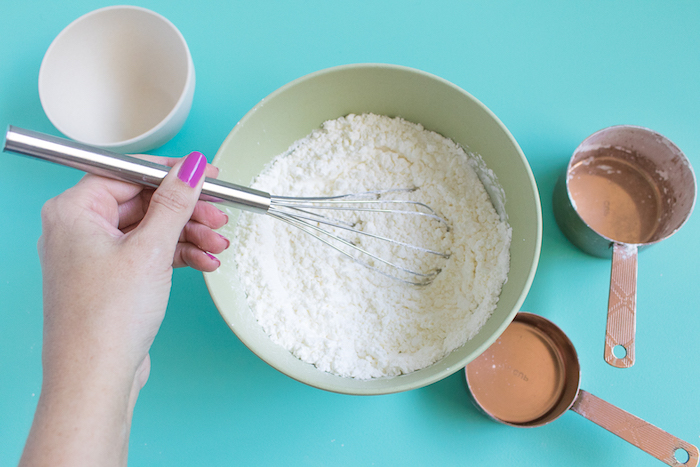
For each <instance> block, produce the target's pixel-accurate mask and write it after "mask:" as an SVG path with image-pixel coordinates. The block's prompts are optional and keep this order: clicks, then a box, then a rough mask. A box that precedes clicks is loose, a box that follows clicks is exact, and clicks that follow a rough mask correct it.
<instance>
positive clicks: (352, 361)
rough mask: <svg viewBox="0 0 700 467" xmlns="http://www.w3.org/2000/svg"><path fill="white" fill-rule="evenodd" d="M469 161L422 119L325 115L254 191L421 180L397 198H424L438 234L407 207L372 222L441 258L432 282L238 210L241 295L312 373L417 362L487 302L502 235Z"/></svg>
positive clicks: (439, 350) (493, 298) (504, 265)
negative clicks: (378, 268)
mask: <svg viewBox="0 0 700 467" xmlns="http://www.w3.org/2000/svg"><path fill="white" fill-rule="evenodd" d="M474 163H475V162H474V160H473V159H472V158H471V157H470V156H468V155H467V154H466V153H465V152H464V150H463V149H462V148H461V147H459V146H458V145H456V144H455V143H454V142H453V141H451V140H449V139H447V138H444V137H443V136H441V135H438V134H437V133H434V132H429V131H427V130H425V129H424V128H423V127H422V126H421V125H417V124H414V123H410V122H407V121H405V120H402V119H400V118H389V117H384V116H378V115H373V114H366V115H349V116H347V117H343V118H339V119H337V120H332V121H328V122H326V123H324V125H323V127H322V129H320V130H316V131H314V132H313V133H312V134H310V135H309V136H308V137H306V138H304V139H302V140H300V141H298V142H297V143H295V144H294V145H293V146H292V148H290V150H289V151H288V152H286V153H285V154H282V155H280V156H278V157H277V158H275V159H274V160H273V161H272V163H271V164H269V165H268V166H267V167H266V168H265V170H263V172H262V173H261V174H260V175H259V176H258V177H257V178H256V179H255V180H254V182H253V184H252V185H251V186H252V187H253V188H256V189H259V190H263V191H266V192H269V193H273V194H277V195H285V196H326V195H337V194H343V193H356V192H363V191H372V190H378V189H388V188H406V187H420V188H419V190H417V191H415V192H412V193H407V194H405V195H403V196H406V197H408V198H410V199H414V200H418V201H421V202H424V203H426V204H428V205H430V206H431V207H432V208H433V209H435V210H436V211H437V212H439V213H440V215H442V216H443V217H445V218H446V219H448V220H449V222H450V224H451V229H450V230H449V231H447V229H444V228H436V227H435V225H434V224H430V223H427V221H425V220H416V219H412V218H404V217H406V216H399V217H396V216H394V217H392V218H391V219H392V220H391V221H382V222H384V223H383V224H381V223H380V222H379V221H377V222H378V223H379V224H378V227H379V228H381V229H383V230H385V231H384V233H386V234H388V235H389V236H394V237H397V236H398V237H399V238H400V239H401V240H403V241H407V242H410V243H414V244H428V245H429V246H430V247H431V248H435V249H438V250H440V251H448V252H449V253H451V256H450V258H449V259H447V260H445V259H442V260H441V261H442V263H441V264H439V266H440V267H442V272H441V273H440V274H439V275H438V276H437V278H436V279H435V281H434V282H433V283H432V284H430V285H428V286H423V287H416V286H411V285H406V284H404V283H401V282H399V281H396V280H392V279H390V278H388V277H385V276H382V275H380V274H378V273H376V272H373V271H371V270H369V269H367V268H366V267H364V266H362V265H360V264H357V263H356V262H354V261H352V260H349V259H348V258H346V257H344V256H342V255H340V254H338V253H337V252H335V251H334V250H333V249H331V248H329V247H328V246H326V245H324V244H323V243H321V242H319V241H318V240H316V239H314V238H313V237H311V236H310V235H308V234H306V233H304V232H302V231H300V230H298V229H295V228H294V227H291V226H288V225H287V224H285V223H283V222H279V221H276V220H274V219H271V218H269V217H267V216H262V215H257V214H251V213H248V212H243V213H241V216H240V219H239V222H238V226H237V228H236V234H235V237H234V244H233V248H234V254H235V257H236V262H237V265H238V271H239V275H240V280H241V283H242V285H243V287H244V289H245V292H246V294H247V298H248V304H249V306H250V308H251V310H252V312H253V314H254V315H255V317H256V319H257V320H258V322H259V323H260V325H261V326H262V327H263V329H264V331H265V332H266V333H267V334H268V335H269V336H270V338H271V339H272V341H273V342H275V343H277V344H279V345H281V346H282V347H284V348H285V349H287V350H289V351H290V352H291V353H292V354H294V355H295V356H296V357H298V358H299V359H301V360H303V361H305V362H308V363H312V364H314V365H315V366H316V367H317V368H318V369H320V370H322V371H327V372H330V373H333V374H336V375H340V376H345V377H353V378H359V379H369V378H378V377H384V376H396V375H400V374H406V373H410V372H413V371H416V370H419V369H421V368H425V367H427V366H429V365H431V364H432V363H434V362H436V361H438V360H439V359H441V358H442V357H443V356H445V355H446V354H448V353H450V352H451V351H452V350H454V349H456V348H458V347H460V346H462V345H463V344H464V343H465V342H466V341H467V340H469V339H470V338H471V337H473V336H474V335H475V334H476V333H477V332H478V330H479V329H480V328H481V326H482V325H483V324H484V322H485V321H486V319H487V318H488V317H489V316H490V315H491V313H492V312H493V310H494V309H495V307H496V304H497V302H498V297H499V294H500V291H501V287H502V285H503V283H504V282H505V280H506V278H507V273H508V268H509V247H510V238H511V229H510V227H509V226H508V224H507V222H506V221H505V220H503V219H501V217H500V216H499V214H498V213H497V212H496V210H495V209H494V207H493V204H492V203H491V200H490V198H489V196H488V194H487V193H486V191H485V189H484V186H483V184H482V183H481V181H480V180H479V178H478V176H477V174H476V172H475V171H474V169H473V168H472V165H473V164H474ZM375 227H376V226H375ZM387 229H388V231H386V230H387ZM394 253H395V252H391V254H394ZM410 259H411V258H409V260H410ZM433 261H437V260H436V259H433Z"/></svg>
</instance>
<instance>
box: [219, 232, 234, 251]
mask: <svg viewBox="0 0 700 467" xmlns="http://www.w3.org/2000/svg"><path fill="white" fill-rule="evenodd" d="M219 237H221V238H223V239H224V240H225V241H226V248H228V247H230V246H231V241H230V240H229V239H228V238H226V237H224V236H223V235H221V234H219ZM226 248H224V250H225V249H226Z"/></svg>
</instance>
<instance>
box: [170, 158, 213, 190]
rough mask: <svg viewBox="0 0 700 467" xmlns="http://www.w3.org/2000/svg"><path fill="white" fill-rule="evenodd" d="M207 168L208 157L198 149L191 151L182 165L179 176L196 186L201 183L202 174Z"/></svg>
mask: <svg viewBox="0 0 700 467" xmlns="http://www.w3.org/2000/svg"><path fill="white" fill-rule="evenodd" d="M206 168H207V158H206V157H204V154H202V153H201V152H198V151H194V152H191V153H190V154H189V155H188V156H187V157H186V158H185V162H183V163H182V165H181V166H180V170H179V171H178V173H177V178H179V179H180V180H182V181H183V182H185V183H187V184H188V185H189V186H190V187H192V188H194V187H196V186H197V183H199V180H200V179H201V178H202V175H204V169H206Z"/></svg>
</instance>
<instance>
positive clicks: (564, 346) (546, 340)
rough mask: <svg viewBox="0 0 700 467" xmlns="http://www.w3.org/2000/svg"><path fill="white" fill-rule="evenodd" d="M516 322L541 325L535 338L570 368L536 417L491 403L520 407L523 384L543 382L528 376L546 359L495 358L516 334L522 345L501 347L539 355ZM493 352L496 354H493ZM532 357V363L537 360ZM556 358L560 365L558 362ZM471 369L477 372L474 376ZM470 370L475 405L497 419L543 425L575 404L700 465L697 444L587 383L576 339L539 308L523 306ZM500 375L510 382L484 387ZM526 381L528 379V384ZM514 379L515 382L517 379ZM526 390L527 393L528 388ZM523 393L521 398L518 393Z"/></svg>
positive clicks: (642, 443)
mask: <svg viewBox="0 0 700 467" xmlns="http://www.w3.org/2000/svg"><path fill="white" fill-rule="evenodd" d="M514 324H515V325H516V326H520V325H522V326H525V327H526V329H527V331H532V330H535V331H536V335H535V336H534V338H535V340H536V341H537V339H540V340H539V341H538V342H536V343H538V344H544V347H548V346H551V354H550V358H552V360H553V361H555V360H563V365H562V366H561V367H560V369H561V371H564V372H565V373H567V374H565V375H564V379H563V381H564V383H563V385H560V386H562V387H561V392H560V394H559V395H558V396H559V398H558V400H556V401H555V402H554V404H553V405H552V406H551V407H550V408H549V410H547V411H545V413H543V414H541V415H540V416H536V417H533V418H532V419H530V420H521V421H513V420H510V421H509V420H507V419H504V417H503V416H498V415H497V412H500V411H502V409H503V407H494V406H489V403H493V404H501V403H503V404H504V405H508V404H509V403H510V404H511V406H513V407H516V406H517V407H518V410H519V411H520V407H519V405H518V404H519V403H520V402H521V399H522V394H523V391H522V390H523V388H527V386H526V384H530V383H532V384H533V385H537V384H539V383H542V382H540V381H536V378H531V379H528V378H527V376H528V374H530V370H532V369H533V368H535V369H536V367H537V366H538V365H546V362H544V363H543V362H541V361H537V362H536V365H535V366H534V367H532V366H525V367H521V368H520V369H518V368H515V365H513V366H511V365H509V364H508V362H507V361H506V362H500V363H503V364H504V365H501V364H498V365H497V363H496V362H494V359H493V356H494V354H496V353H498V350H500V349H499V348H497V347H496V346H499V345H502V342H503V341H504V340H507V339H510V340H511V341H512V342H506V344H513V342H515V344H516V345H512V346H510V347H509V346H508V345H506V346H503V347H501V349H505V351H504V352H505V353H506V354H507V356H508V357H511V356H512V357H514V360H513V362H516V361H517V359H518V358H521V357H529V359H530V360H532V359H533V358H535V357H537V356H538V354H537V352H536V351H532V350H533V345H532V342H533V341H532V340H528V339H526V338H523V336H522V335H521V334H518V333H517V332H516V334H509V329H515V328H513V325H514ZM518 342H520V345H517V343H518ZM523 343H524V344H523ZM494 349H495V350H494ZM490 350H492V352H490ZM540 356H541V355H540ZM489 358H491V359H490V360H488V359H489ZM527 363H530V364H532V361H530V362H527ZM554 364H555V365H556V362H555V363H554ZM483 370H486V371H483ZM491 370H493V371H491ZM503 370H505V371H503ZM521 370H522V371H521ZM479 371H482V373H481V374H480V373H479ZM470 373H472V375H471V376H470ZM533 373H535V374H537V371H533ZM464 374H465V382H466V385H467V388H468V389H469V394H470V396H471V399H472V402H473V403H474V405H475V406H476V407H477V408H478V409H479V410H480V411H482V412H483V413H485V414H486V415H487V416H489V417H490V418H491V419H493V420H495V421H497V422H499V423H502V424H505V425H510V426H516V427H536V426H543V425H546V424H548V423H550V422H552V421H554V420H556V419H558V418H559V417H561V416H562V415H563V414H564V413H565V412H566V411H567V410H569V409H570V410H573V411H574V412H576V413H578V414H580V415H582V416H584V417H585V418H587V419H589V420H590V421H592V422H594V423H596V424H598V425H599V426H601V427H603V428H605V429H606V430H608V431H610V432H612V433H613V434H615V435H617V436H619V437H621V438H622V439H624V440H625V441H628V442H629V443H631V444H633V445H635V446H636V447H638V448H640V449H641V450H643V451H645V452H646V453H648V454H650V455H652V456H654V457H656V458H657V459H659V460H661V461H662V462H665V463H666V464H668V465H671V466H684V465H685V466H689V467H696V466H697V465H698V461H699V460H700V453H699V451H698V448H697V447H696V446H694V445H692V444H690V443H688V442H686V441H683V440H681V439H679V438H676V437H675V436H673V435H671V434H669V433H667V432H665V431H663V430H661V429H660V428H657V427H655V426H654V425H651V424H650V423H648V422H645V421H644V420H642V419H640V418H638V417H636V416H634V415H632V414H630V413H628V412H626V411H624V410H622V409H620V408H618V407H615V406H614V405H612V404H610V403H608V402H605V401H604V400H602V399H600V398H598V397H596V396H594V395H592V394H590V393H589V392H587V391H585V390H583V389H581V388H580V380H581V368H580V363H579V360H578V354H577V353H576V350H575V348H574V345H573V343H572V342H571V340H570V339H569V337H568V336H567V335H566V333H564V331H563V330H562V329H561V328H559V327H558V326H557V325H555V324H554V323H553V322H552V321H550V320H549V319H547V318H545V317H543V316H540V315H537V314H534V313H527V312H522V311H521V312H519V313H518V314H517V315H516V316H515V318H514V319H513V322H512V323H511V325H510V326H509V327H508V328H506V331H505V332H504V333H503V334H501V337H499V339H498V340H497V341H496V342H495V343H494V344H492V345H491V347H489V349H487V350H486V351H485V352H484V353H482V354H481V355H480V356H479V357H477V359H476V360H474V361H472V362H471V363H469V364H468V365H467V366H466V367H465V369H464ZM494 375H496V376H497V377H500V379H497V378H493V380H494V381H496V382H497V383H498V382H502V380H504V379H505V380H507V381H508V384H507V385H505V387H501V388H498V387H493V385H489V384H486V385H485V389H483V390H482V388H477V387H476V386H477V383H478V382H483V381H487V380H488V378H490V377H493V376H494ZM523 375H525V379H524V380H523ZM523 381H526V382H527V383H526V384H523ZM511 382H512V383H513V384H511ZM487 383H488V381H487ZM544 383H545V384H543V385H542V386H543V387H544V386H547V385H549V384H550V383H551V382H547V381H545V382H544ZM491 390H494V391H495V394H491V393H490V391H491ZM524 392H525V393H527V389H526V391H524ZM519 396H520V398H518V397H519ZM513 400H515V403H516V405H513ZM530 400H531V399H528V401H530ZM513 417H514V418H515V417H522V412H520V413H517V414H515V415H513ZM679 451H683V452H684V453H685V454H687V457H688V460H687V461H685V462H681V461H679V460H678V458H677V457H676V456H677V455H678V452H679ZM681 455H682V453H681Z"/></svg>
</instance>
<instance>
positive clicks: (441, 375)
mask: <svg viewBox="0 0 700 467" xmlns="http://www.w3.org/2000/svg"><path fill="white" fill-rule="evenodd" d="M363 68H365V69H372V68H378V69H387V70H397V71H402V72H408V73H414V74H417V75H420V76H423V77H427V78H429V79H432V80H435V81H438V82H440V83H442V84H443V85H446V86H449V87H450V88H452V89H454V90H455V91H457V92H459V93H461V94H463V95H465V96H466V97H467V98H469V99H470V100H472V101H473V102H474V103H475V104H476V105H477V106H478V107H480V108H481V109H482V110H483V111H485V112H486V113H487V114H488V115H489V117H490V118H491V119H492V120H493V121H494V123H496V124H497V125H498V127H499V128H500V129H501V130H502V131H503V133H504V134H505V135H506V137H507V138H508V140H509V141H510V143H511V144H512V146H513V147H514V148H515V150H516V152H517V154H518V156H519V157H520V159H521V160H522V162H523V166H524V168H525V172H526V175H527V178H528V180H529V182H530V187H531V189H532V190H533V198H534V200H535V205H536V206H535V207H536V238H535V248H534V252H533V257H532V262H531V264H530V268H529V270H528V271H527V275H526V279H525V282H524V287H523V289H522V291H521V292H520V295H519V296H518V299H517V300H516V302H515V304H514V306H513V307H512V309H511V310H510V311H509V313H508V315H507V316H506V319H504V320H503V322H501V323H500V325H498V326H497V328H496V330H495V332H493V333H492V334H491V335H490V336H489V337H488V338H486V339H485V341H484V342H483V343H482V344H481V345H479V346H477V347H476V349H475V350H474V351H473V352H471V353H470V354H469V355H467V356H465V357H464V358H462V359H460V361H459V363H458V364H457V365H452V366H449V367H447V368H444V369H442V370H441V371H437V372H435V373H434V374H433V375H430V376H429V377H426V378H424V379H422V380H420V383H416V382H411V381H406V382H401V379H402V378H404V377H407V376H410V375H411V374H414V373H415V372H412V373H409V374H407V375H399V376H392V377H382V378H373V379H372V380H367V381H373V380H388V379H391V380H394V381H397V384H394V385H392V386H391V387H390V388H385V387H377V388H371V387H368V388H366V389H365V388H362V389H354V390H348V389H347V388H345V387H343V386H342V385H333V384H318V383H315V382H309V381H307V380H304V379H303V378H301V377H298V376H296V375H294V374H290V373H291V372H287V371H284V370H283V369H281V368H279V366H278V365H276V364H274V362H271V361H270V360H269V359H268V358H266V357H265V356H263V355H261V354H260V353H259V352H257V351H256V350H255V348H254V346H252V345H250V344H249V342H248V340H247V339H246V338H245V337H242V336H240V335H239V334H238V333H237V332H236V329H235V327H234V326H233V323H231V322H229V320H228V319H227V317H226V316H225V315H224V313H222V312H221V307H220V306H219V299H218V298H217V297H216V296H215V294H213V293H211V292H212V282H211V281H212V279H210V277H212V276H211V274H214V273H203V275H204V280H205V283H206V285H207V288H208V290H209V292H210V296H211V298H212V300H213V302H214V304H215V305H216V308H217V310H218V311H219V314H220V315H221V316H222V318H223V319H224V321H225V322H226V324H227V325H228V326H229V328H230V329H231V330H232V331H233V333H234V334H235V335H236V337H238V339H239V340H240V341H241V342H242V343H243V344H244V345H245V346H246V347H247V348H248V349H249V350H250V351H251V352H252V353H253V354H255V355H256V356H257V357H259V358H260V359H261V360H263V361H264V362H265V363H267V364H268V365H270V366H271V367H272V368H274V369H275V370H277V371H279V372H280V373H282V374H284V375H286V376H288V377H290V378H292V379H293V380H296V381H299V382H301V383H304V384H306V385H308V386H312V387H315V388H317V389H322V390H325V391H328V392H333V393H338V394H347V395H360V396H365V395H384V394H395V393H399V392H405V391H409V390H412V389H418V388H421V387H425V386H428V385H430V384H433V383H436V382H438V381H441V380H443V379H445V378H447V377H448V376H451V375H452V374H454V373H456V372H458V371H460V370H461V369H463V368H464V367H466V365H467V364H468V363H469V362H471V361H472V360H474V359H475V358H476V357H478V356H479V355H480V354H482V353H483V352H484V351H486V350H487V349H488V348H489V347H490V346H491V345H492V344H493V343H494V342H495V341H496V340H497V339H498V337H499V336H500V335H501V334H502V333H503V332H504V331H505V330H506V328H507V327H508V326H509V325H510V323H511V322H512V321H513V319H514V318H515V316H516V315H517V313H518V312H519V311H520V307H521V306H522V304H523V302H524V301H525V298H526V297H527V294H528V292H529V290H530V288H531V286H532V282H533V281H534V277H535V273H536V271H537V266H538V264H539V259H540V253H541V248H542V231H543V223H542V203H541V199H540V195H539V190H538V187H537V183H536V180H535V177H534V175H533V173H532V168H531V167H530V164H529V162H528V161H527V158H526V157H525V154H524V153H523V151H522V149H521V148H520V145H519V144H518V142H517V141H516V140H515V138H514V137H513V135H512V134H511V132H510V131H509V130H508V128H506V126H505V125H504V124H503V122H501V120H500V119H499V118H498V117H497V116H496V115H495V114H494V113H493V112H492V111H491V110H490V109H489V108H488V107H486V105H484V104H483V103H482V102H481V101H480V100H478V99H477V98H476V97H474V96H473V95H472V94H470V93H469V92H467V91H465V90H464V89H462V88H461V87H459V86H457V85H456V84H454V83H452V82H450V81H448V80H446V79H444V78H441V77H439V76H437V75H434V74H432V73H429V72H426V71H423V70H419V69H416V68H411V67H407V66H403V65H395V64H384V63H354V64H346V65H339V66H334V67H329V68H325V69H321V70H318V71H315V72H312V73H309V74H306V75H304V76H301V77H299V78H296V79H294V80H292V81H290V82H288V83H287V84H285V85H283V86H281V87H279V88H277V89H276V90H275V91H273V92H271V93H270V94H268V95H267V96H266V97H264V98H263V99H261V100H260V101H259V102H258V103H257V104H256V105H255V106H254V107H253V108H251V109H250V110H249V111H248V112H246V114H245V115H244V116H243V117H242V118H241V119H240V120H239V121H238V123H236V125H235V126H234V127H233V129H232V130H231V131H230V132H229V134H228V135H227V137H226V138H225V139H224V141H223V142H222V143H221V145H220V147H219V149H218V150H217V153H216V155H215V157H214V159H213V161H212V164H214V165H215V164H216V162H217V160H218V159H219V157H220V155H221V151H222V149H223V148H225V147H226V146H227V145H228V144H229V143H230V140H231V139H233V138H234V137H235V136H236V134H237V133H238V132H239V131H240V129H241V128H243V127H245V126H246V125H245V123H246V122H247V121H248V120H249V119H251V118H253V115H254V114H255V113H256V112H257V110H258V109H259V108H260V107H262V106H263V105H265V102H266V101H268V100H270V99H272V98H273V97H275V96H277V95H279V94H281V93H284V92H286V91H287V90H288V89H289V88H292V87H294V86H297V85H298V84H300V83H303V82H305V81H308V80H311V79H314V78H317V77H319V76H323V75H326V74H330V73H337V72H342V71H344V70H356V69H363ZM511 247H512V243H511ZM458 349H459V348H457V349H455V350H453V352H454V351H456V350H458ZM449 355H450V354H448V355H445V356H444V357H443V358H442V359H440V360H438V361H437V362H435V363H433V364H432V365H430V366H428V367H426V368H430V367H431V366H433V365H436V364H438V363H440V361H441V360H443V359H444V358H446V357H447V356H449ZM295 358H296V357H295ZM299 361H300V362H302V363H305V364H307V365H312V364H310V363H307V362H303V361H301V360H299ZM317 371H321V370H318V369H317ZM417 371H422V370H417ZM333 376H337V377H338V378H343V377H341V376H338V375H333ZM346 379H353V378H346Z"/></svg>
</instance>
